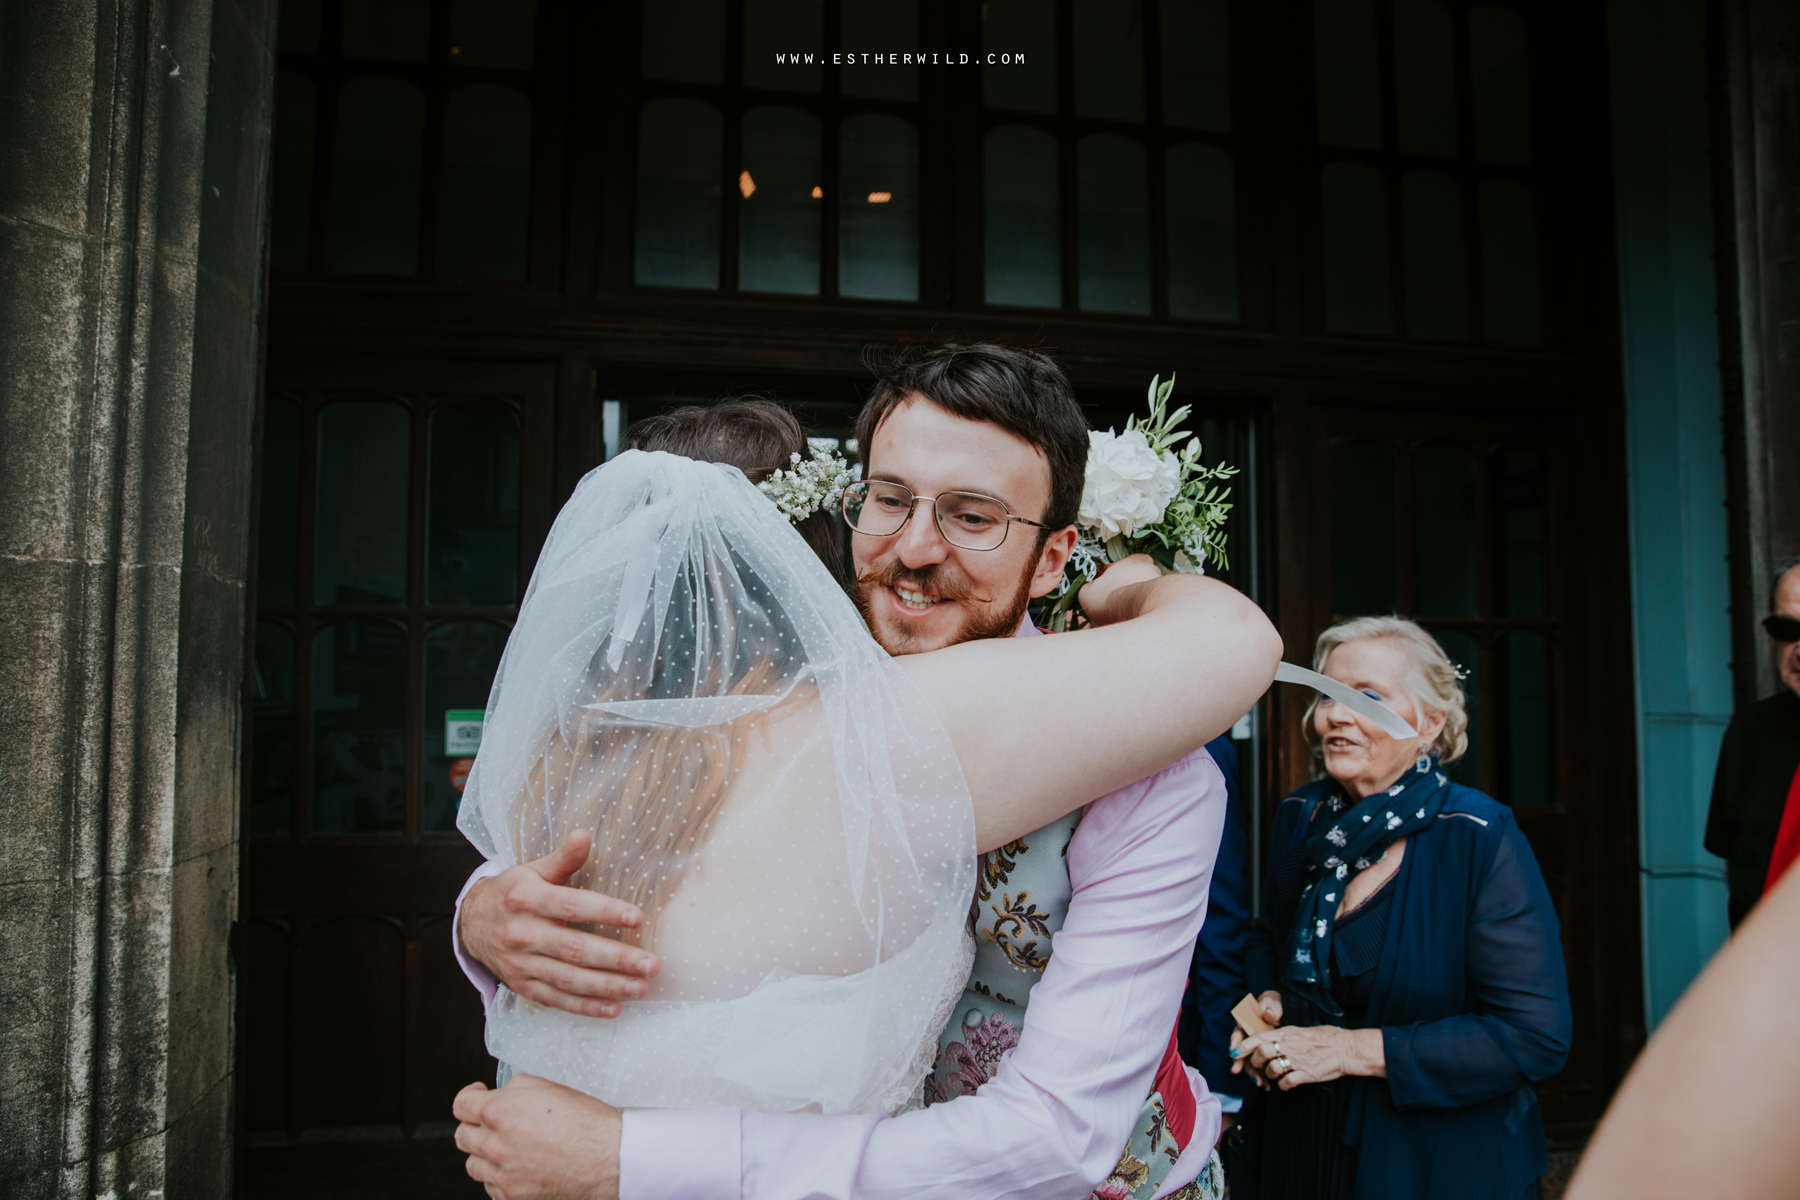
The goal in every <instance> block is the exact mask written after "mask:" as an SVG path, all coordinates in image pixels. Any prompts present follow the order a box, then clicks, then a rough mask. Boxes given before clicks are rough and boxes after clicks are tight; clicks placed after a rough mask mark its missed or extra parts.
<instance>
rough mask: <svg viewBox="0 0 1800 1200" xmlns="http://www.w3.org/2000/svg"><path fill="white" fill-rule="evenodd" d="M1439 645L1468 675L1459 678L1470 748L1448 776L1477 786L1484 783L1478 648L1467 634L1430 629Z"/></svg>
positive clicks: (1479, 652)
mask: <svg viewBox="0 0 1800 1200" xmlns="http://www.w3.org/2000/svg"><path fill="white" fill-rule="evenodd" d="M1432 636H1433V637H1435V638H1436V639H1437V643H1438V645H1440V646H1442V647H1443V648H1444V653H1445V654H1447V655H1449V656H1450V661H1451V662H1453V663H1456V664H1457V665H1458V666H1460V667H1462V669H1463V670H1464V671H1466V672H1467V673H1468V678H1467V679H1465V680H1463V681H1462V686H1463V712H1464V713H1465V714H1467V716H1468V718H1469V727H1468V736H1469V748H1468V749H1467V750H1465V751H1464V752H1463V756H1462V757H1461V758H1459V759H1457V760H1456V761H1455V762H1453V763H1451V764H1450V770H1449V775H1450V778H1451V779H1452V780H1454V781H1455V782H1457V783H1460V784H1462V785H1463V786H1464V787H1472V788H1479V787H1482V786H1483V783H1482V778H1481V743H1482V740H1483V739H1482V733H1483V729H1482V719H1481V670H1480V667H1481V647H1480V646H1479V645H1477V644H1476V642H1475V639H1474V638H1472V637H1470V636H1469V635H1468V634H1466V633H1463V632H1461V631H1460V630H1454V629H1439V630H1434V631H1432Z"/></svg>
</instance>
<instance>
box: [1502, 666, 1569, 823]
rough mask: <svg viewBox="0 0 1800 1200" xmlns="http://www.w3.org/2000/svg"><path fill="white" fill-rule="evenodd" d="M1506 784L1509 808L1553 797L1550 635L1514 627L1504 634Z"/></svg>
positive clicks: (1537, 804) (1532, 803)
mask: <svg viewBox="0 0 1800 1200" xmlns="http://www.w3.org/2000/svg"><path fill="white" fill-rule="evenodd" d="M1506 726H1507V728H1506V735H1507V736H1506V742H1507V747H1506V748H1507V767H1508V770H1507V781H1506V783H1507V786H1506V795H1504V796H1502V797H1501V799H1503V800H1505V801H1506V802H1507V803H1508V804H1511V805H1512V806H1513V807H1514V808H1535V807H1537V806H1539V805H1544V804H1550V803H1552V802H1554V800H1555V798H1556V797H1555V794H1554V789H1553V788H1552V784H1551V760H1550V640H1549V639H1548V638H1546V637H1545V636H1544V635H1543V634H1541V633H1534V632H1532V631H1530V630H1516V631H1514V632H1513V633H1509V634H1507V635H1506Z"/></svg>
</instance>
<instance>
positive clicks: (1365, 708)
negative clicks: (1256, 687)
mask: <svg viewBox="0 0 1800 1200" xmlns="http://www.w3.org/2000/svg"><path fill="white" fill-rule="evenodd" d="M1275 682H1276V683H1298V684H1303V685H1304V686H1306V687H1309V688H1314V689H1316V690H1317V691H1320V692H1323V693H1324V694H1325V695H1327V696H1330V697H1331V698H1332V699H1333V700H1336V701H1337V702H1338V703H1339V704H1347V705H1349V706H1350V708H1351V709H1352V710H1353V711H1355V712H1359V713H1361V714H1362V715H1363V716H1365V717H1367V718H1369V720H1371V721H1373V722H1375V723H1376V724H1377V725H1379V726H1381V729H1382V732H1384V733H1386V734H1387V735H1388V736H1389V737H1391V738H1401V739H1404V738H1416V737H1418V736H1419V731H1418V730H1416V729H1414V728H1413V727H1412V726H1411V725H1408V724H1407V723H1406V722H1405V721H1404V720H1402V719H1401V717H1400V714H1399V713H1397V712H1395V711H1394V710H1393V709H1391V708H1389V707H1388V706H1387V705H1385V704H1383V703H1382V702H1381V701H1379V700H1371V699H1370V698H1369V697H1367V696H1365V695H1363V694H1362V693H1361V692H1359V691H1357V690H1356V689H1355V688H1353V687H1346V686H1345V685H1344V684H1341V683H1339V682H1338V681H1337V680H1335V679H1333V678H1331V677H1330V676H1328V675H1321V674H1319V673H1318V672H1317V671H1309V670H1307V669H1306V668H1305V667H1296V666H1295V665H1294V664H1293V663H1285V662H1284V663H1282V664H1281V665H1280V666H1279V667H1276V668H1275Z"/></svg>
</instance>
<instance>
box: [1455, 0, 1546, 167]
mask: <svg viewBox="0 0 1800 1200" xmlns="http://www.w3.org/2000/svg"><path fill="white" fill-rule="evenodd" d="M1469 66H1470V71H1471V74H1472V75H1473V79H1472V82H1473V84H1474V90H1475V152H1476V153H1477V154H1478V155H1480V156H1481V159H1482V161H1483V162H1495V163H1510V164H1513V165H1516V166H1525V165H1527V164H1529V163H1530V162H1531V62H1530V56H1529V53H1528V51H1527V48H1526V31H1525V20H1524V18H1523V17H1521V16H1519V14H1518V13H1516V12H1514V11H1513V10H1512V9H1510V8H1502V7H1500V6H1499V5H1497V4H1477V5H1476V6H1475V7H1474V8H1471V9H1470V10H1469Z"/></svg>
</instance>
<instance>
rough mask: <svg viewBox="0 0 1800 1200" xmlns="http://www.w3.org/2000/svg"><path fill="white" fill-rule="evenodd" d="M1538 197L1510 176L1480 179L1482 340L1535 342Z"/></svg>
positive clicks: (1540, 334)
mask: <svg viewBox="0 0 1800 1200" xmlns="http://www.w3.org/2000/svg"><path fill="white" fill-rule="evenodd" d="M1538 296H1539V283H1538V241H1537V201H1536V199H1535V198H1534V197H1533V196H1532V194H1531V189H1530V188H1529V187H1526V186H1525V185H1524V184H1522V183H1520V182H1518V181H1517V180H1513V179H1490V180H1488V181H1486V182H1485V183H1483V184H1482V185H1481V320H1482V327H1483V332H1484V333H1485V334H1486V336H1487V340H1488V341H1490V342H1492V343H1494V344H1496V345H1501V346H1540V345H1542V344H1543V341H1544V323H1543V313H1542V311H1541V307H1540V303H1539V299H1538Z"/></svg>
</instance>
